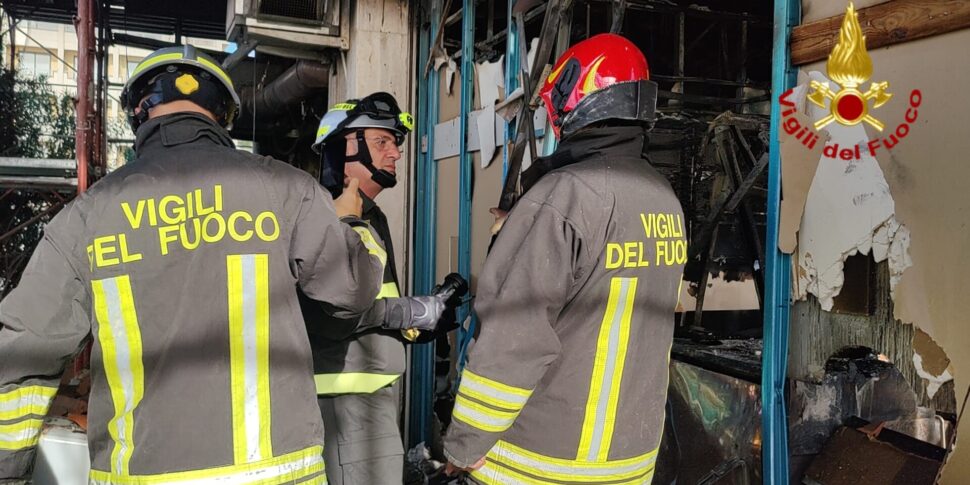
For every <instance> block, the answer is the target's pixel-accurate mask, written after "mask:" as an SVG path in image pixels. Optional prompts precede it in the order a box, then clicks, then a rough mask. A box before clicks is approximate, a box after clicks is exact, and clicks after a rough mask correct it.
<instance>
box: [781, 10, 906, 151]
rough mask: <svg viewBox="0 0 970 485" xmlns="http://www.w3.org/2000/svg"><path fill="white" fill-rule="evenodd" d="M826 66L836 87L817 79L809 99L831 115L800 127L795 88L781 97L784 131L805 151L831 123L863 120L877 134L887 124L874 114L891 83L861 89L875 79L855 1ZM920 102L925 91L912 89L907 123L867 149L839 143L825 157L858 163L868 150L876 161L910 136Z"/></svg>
mask: <svg viewBox="0 0 970 485" xmlns="http://www.w3.org/2000/svg"><path fill="white" fill-rule="evenodd" d="M825 68H826V71H827V72H828V77H829V79H832V80H833V81H834V82H835V84H836V88H835V89H833V88H832V86H831V85H830V84H829V83H828V82H827V81H826V82H819V81H815V80H813V81H812V82H811V84H810V87H811V88H812V92H811V93H809V95H808V100H809V101H811V102H812V103H813V104H815V105H816V106H818V107H820V108H823V109H825V108H826V107H827V108H828V110H829V114H828V115H826V116H825V117H823V118H821V119H819V120H818V121H816V122H815V124H814V129H812V128H813V127H809V126H802V124H801V122H799V120H798V119H797V118H795V117H794V116H793V115H794V114H795V112H796V111H797V108H796V106H795V102H794V101H792V100H790V99H789V96H790V95H791V94H792V92H793V91H794V89H789V90H788V91H785V92H784V93H783V94H782V95H781V97H780V98H779V99H778V100H779V102H780V103H781V105H782V106H783V108H784V111H783V112H782V113H781V115H782V118H784V119H783V121H782V128H783V129H784V130H785V133H788V134H789V135H792V136H794V137H795V138H796V139H797V140H799V141H801V143H802V145H805V147H806V148H808V149H812V148H814V147H815V145H816V143H817V142H818V140H819V138H820V137H819V134H818V132H817V131H816V130H820V129H822V128H824V127H826V126H828V125H829V124H830V123H832V122H837V123H839V124H841V125H843V126H854V125H858V124H859V123H862V122H865V123H867V124H868V125H869V126H872V127H873V128H875V129H876V130H878V131H879V132H884V130H885V125H884V124H883V122H882V121H880V120H879V119H878V118H876V116H875V115H874V114H873V112H874V111H875V110H877V109H878V108H879V107H881V106H883V105H884V104H886V103H887V102H888V101H889V100H890V99H891V98H892V97H893V95H892V93H890V92H889V91H888V89H889V82H888V81H882V82H875V81H873V82H869V87H868V89H867V90H865V91H862V90H861V88H862V85H863V84H865V83H866V82H868V81H869V80H870V77H872V58H870V57H869V53H868V52H866V37H865V36H864V35H862V27H861V26H860V25H859V14H858V13H857V12H856V11H855V8H854V7H853V5H852V3H851V2H850V3H849V7H848V9H847V11H846V14H845V18H844V19H843V20H842V27H841V28H840V29H839V42H838V44H836V46H835V48H834V49H832V54H830V55H829V60H828V62H827V63H826V65H825ZM826 100H828V106H826ZM922 101H923V95H922V93H921V92H920V91H919V90H918V89H914V90H913V91H912V92H911V93H910V95H909V109H907V110H906V117H905V121H903V122H902V123H900V124H899V125H897V126H896V129H895V130H894V131H891V132H889V133H888V134H887V136H886V137H885V138H874V139H872V140H869V141H868V143H866V146H865V147H861V146H860V145H856V146H854V147H843V148H841V149H840V147H839V144H838V143H834V144H828V145H826V146H825V148H824V149H823V150H822V153H823V154H824V155H825V156H826V157H828V158H836V157H838V158H841V159H843V160H857V159H859V158H861V155H862V150H867V151H868V152H869V155H870V156H873V157H875V156H876V151H877V150H878V149H879V148H880V147H885V148H886V149H890V150H891V149H892V148H893V147H895V146H896V145H897V144H899V142H900V141H902V140H903V139H904V138H906V135H908V134H909V130H910V125H911V124H912V123H914V122H915V121H916V119H917V118H918V116H919V112H918V110H917V108H919V105H920V104H921V103H922ZM870 104H871V107H870Z"/></svg>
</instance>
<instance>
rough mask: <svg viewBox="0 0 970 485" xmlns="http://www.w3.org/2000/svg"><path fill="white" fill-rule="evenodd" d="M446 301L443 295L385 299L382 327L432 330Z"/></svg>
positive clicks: (443, 310) (442, 311) (446, 297)
mask: <svg viewBox="0 0 970 485" xmlns="http://www.w3.org/2000/svg"><path fill="white" fill-rule="evenodd" d="M449 296H450V295H449ZM447 299H448V296H445V295H430V296H405V297H401V298H385V299H384V304H385V305H386V307H385V311H384V324H383V325H382V326H383V327H384V328H386V329H391V330H404V329H408V328H415V329H418V330H427V331H431V330H434V329H435V327H437V326H438V320H440V319H441V315H442V314H443V313H444V312H445V307H446V305H445V301H446V300H447Z"/></svg>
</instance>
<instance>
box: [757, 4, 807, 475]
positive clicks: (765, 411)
mask: <svg viewBox="0 0 970 485" xmlns="http://www.w3.org/2000/svg"><path fill="white" fill-rule="evenodd" d="M799 8H800V2H799V1H798V0H775V8H774V10H775V20H774V36H773V39H772V56H771V94H772V97H773V99H772V102H771V124H770V145H769V148H768V154H769V161H768V219H767V235H766V241H765V243H766V244H765V246H766V250H765V312H764V314H765V317H764V318H765V321H764V352H763V353H762V357H761V358H762V365H761V368H762V370H761V428H762V429H761V431H762V436H763V446H762V450H761V453H762V454H761V463H762V473H763V475H762V476H763V480H764V483H766V484H770V485H783V484H787V483H788V420H787V417H786V412H785V377H786V374H787V369H788V319H789V310H790V309H791V304H790V302H789V294H790V291H791V279H790V278H791V256H789V255H787V254H784V253H782V252H781V251H779V250H778V225H779V224H778V223H779V219H778V217H779V209H780V207H781V142H780V139H779V127H780V124H781V106H780V105H779V103H778V100H777V98H778V96H779V95H780V94H781V93H783V92H784V91H785V90H787V89H788V88H789V87H791V86H792V85H794V83H795V70H794V69H792V67H791V55H790V50H789V44H788V38H789V36H790V34H791V29H792V27H794V26H795V25H798V23H799V21H800V19H801V16H800V12H799Z"/></svg>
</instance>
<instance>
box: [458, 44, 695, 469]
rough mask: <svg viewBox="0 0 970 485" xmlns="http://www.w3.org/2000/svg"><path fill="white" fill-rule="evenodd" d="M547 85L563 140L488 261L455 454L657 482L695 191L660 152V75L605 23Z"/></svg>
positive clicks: (529, 184)
mask: <svg viewBox="0 0 970 485" xmlns="http://www.w3.org/2000/svg"><path fill="white" fill-rule="evenodd" d="M540 95H541V96H542V99H543V100H544V101H545V104H546V109H547V110H548V112H549V120H550V122H551V123H552V125H553V129H554V131H555V133H556V136H557V137H559V139H560V144H559V147H558V149H557V150H556V152H555V153H553V154H552V155H550V156H549V157H545V158H541V159H539V160H537V161H536V162H535V163H533V165H532V166H531V167H530V168H529V169H528V170H526V171H525V172H524V173H523V175H522V187H523V191H524V193H523V195H522V197H521V198H520V199H519V200H518V202H517V203H516V205H515V206H514V207H513V208H512V210H511V212H510V213H509V215H508V220H507V221H506V222H505V225H504V227H503V229H502V231H501V232H500V233H499V235H498V237H497V239H496V240H495V243H494V245H493V247H492V250H491V253H490V254H489V256H488V258H487V260H486V262H485V267H484V269H483V271H482V275H481V276H480V279H479V286H478V294H477V298H476V304H475V310H476V311H477V313H478V317H479V320H480V322H481V332H480V334H479V336H478V338H477V340H476V342H475V344H474V347H473V348H472V350H471V352H470V354H469V357H468V362H467V364H466V366H465V368H464V372H463V373H462V376H461V385H460V387H459V389H458V395H457V398H456V401H455V408H454V412H453V420H452V424H451V427H450V428H449V429H448V433H447V436H446V438H445V442H444V451H445V455H446V456H447V458H448V460H449V469H450V472H454V471H456V470H459V469H460V470H465V471H468V472H470V478H471V480H472V481H474V482H475V483H484V484H493V483H530V484H546V483H548V484H553V483H555V484H560V485H563V484H591V483H617V484H619V483H623V484H627V483H638V484H640V483H650V481H651V479H652V477H653V469H654V462H655V460H656V455H657V449H658V447H659V445H660V437H661V432H662V429H663V422H664V402H665V399H666V391H667V364H668V357H669V353H670V345H671V341H672V338H673V327H674V308H675V307H676V304H677V297H678V293H679V286H680V281H681V272H682V270H683V263H684V262H685V260H686V253H684V254H683V255H681V254H679V253H678V252H677V251H676V248H680V247H681V246H683V247H684V248H686V243H685V240H684V230H683V227H684V217H683V211H682V209H681V206H680V202H679V201H678V200H677V197H676V195H675V194H674V191H673V190H672V189H671V187H670V185H669V184H668V183H667V180H666V179H664V177H663V176H662V175H660V174H659V173H658V172H657V171H656V170H655V169H654V168H653V167H651V166H650V163H649V161H648V160H647V158H646V156H645V152H646V148H647V132H648V130H649V129H650V127H651V124H652V121H653V119H654V108H655V105H656V95H657V88H656V84H655V83H653V82H651V81H650V80H649V69H648V67H647V62H646V59H645V58H644V56H643V54H642V53H641V52H640V50H639V49H637V47H636V46H634V45H633V44H632V43H631V42H630V41H628V40H626V39H624V38H623V37H620V36H618V35H612V34H603V35H597V36H595V37H592V38H590V39H588V40H586V41H583V42H581V43H579V44H577V45H575V46H573V47H572V48H570V49H569V50H567V51H566V52H565V53H564V54H563V56H562V57H561V58H560V59H559V60H558V61H557V63H556V65H555V66H553V70H552V73H551V74H550V75H549V77H548V78H547V79H546V80H545V84H544V86H543V88H542V90H541V92H540ZM672 254H673V256H672Z"/></svg>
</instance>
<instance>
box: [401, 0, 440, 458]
mask: <svg viewBox="0 0 970 485" xmlns="http://www.w3.org/2000/svg"><path fill="white" fill-rule="evenodd" d="M428 3H430V4H431V5H430V9H429V10H428V11H429V17H430V18H429V19H427V20H428V21H429V22H430V27H429V28H428V29H427V30H424V29H423V30H422V31H421V37H420V41H419V43H418V46H419V47H418V50H419V52H418V69H419V71H418V83H419V86H418V89H417V94H418V106H417V108H418V131H417V137H416V138H417V140H418V143H417V144H416V145H418V149H417V150H416V152H417V154H416V157H415V160H416V161H417V163H416V170H415V172H416V178H417V184H416V187H415V198H416V199H417V200H416V201H415V211H414V212H415V214H414V219H415V221H414V275H413V283H414V285H413V287H414V293H415V294H418V295H427V294H429V293H430V292H431V288H432V287H433V286H434V283H435V282H434V278H435V251H436V247H435V234H436V232H437V227H436V226H437V217H438V210H437V209H438V164H437V163H436V162H435V159H434V149H433V147H434V126H435V124H436V123H437V122H438V71H437V70H435V69H429V70H428V72H427V76H426V77H423V76H424V71H423V69H424V67H425V66H426V65H427V64H428V56H429V53H430V49H431V42H432V41H433V40H434V38H435V36H436V35H437V32H438V28H440V26H439V25H438V21H439V19H440V18H441V9H442V8H443V7H442V5H441V0H431V1H430V2H426V3H425V6H427V4H428ZM422 144H423V145H424V146H425V147H426V150H425V152H424V153H421V145H422ZM411 349H412V351H411V367H410V375H409V379H410V389H411V392H410V413H409V416H408V419H409V426H408V430H409V433H408V447H409V448H410V447H413V446H415V445H417V444H418V443H421V442H425V443H428V442H430V441H429V438H430V437H431V416H432V413H433V409H434V357H435V352H434V342H431V343H426V344H418V345H412V346H411Z"/></svg>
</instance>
